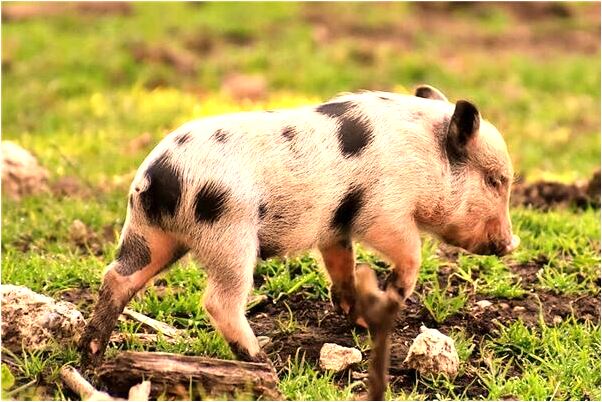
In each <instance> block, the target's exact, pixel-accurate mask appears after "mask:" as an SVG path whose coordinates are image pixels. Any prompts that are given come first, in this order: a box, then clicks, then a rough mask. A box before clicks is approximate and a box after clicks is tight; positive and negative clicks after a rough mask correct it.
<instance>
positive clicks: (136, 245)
mask: <svg viewBox="0 0 602 402" xmlns="http://www.w3.org/2000/svg"><path fill="white" fill-rule="evenodd" d="M186 251H187V248H185V247H183V246H180V245H179V244H178V243H177V242H176V241H175V239H173V238H172V237H171V236H170V235H168V234H167V233H165V232H163V231H162V230H160V229H158V228H150V227H144V228H140V227H136V228H132V225H126V227H125V228H124V230H123V233H122V236H121V241H120V246H119V251H118V252H117V258H116V259H115V261H113V262H112V263H111V264H110V265H109V266H108V267H107V269H106V271H105V274H104V277H103V281H102V285H101V287H100V294H99V297H98V302H97V303H96V306H95V307H94V312H93V313H92V318H91V319H90V320H89V321H88V325H87V326H86V329H85V330H84V334H83V335H82V337H81V339H80V342H79V348H80V350H81V352H82V362H81V363H82V366H84V367H88V366H91V365H94V364H96V363H98V362H99V361H101V360H102V356H103V354H104V351H105V348H106V346H107V343H108V341H109V338H110V336H111V332H112V331H113V329H114V328H115V324H116V323H117V318H118V317H119V315H120V314H121V313H122V312H123V309H124V308H125V306H126V305H127V304H128V302H129V301H130V299H131V298H132V297H133V296H134V295H135V294H136V292H138V291H139V290H140V289H142V287H143V286H144V285H145V284H146V283H147V282H148V281H149V280H150V279H151V278H152V277H153V276H155V275H156V274H157V273H159V272H160V271H161V270H163V269H164V268H166V267H168V266H169V265H171V264H172V263H173V262H175V261H177V260H178V259H179V258H180V257H182V256H183V255H184V254H185V253H186Z"/></svg>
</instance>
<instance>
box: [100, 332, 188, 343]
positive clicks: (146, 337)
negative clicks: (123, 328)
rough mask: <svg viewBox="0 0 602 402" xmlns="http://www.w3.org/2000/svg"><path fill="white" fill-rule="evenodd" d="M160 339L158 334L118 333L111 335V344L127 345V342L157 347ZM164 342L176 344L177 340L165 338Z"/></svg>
mask: <svg viewBox="0 0 602 402" xmlns="http://www.w3.org/2000/svg"><path fill="white" fill-rule="evenodd" d="M158 339H159V335H157V334H144V333H143V334H138V333H132V334H128V333H123V332H116V333H113V334H112V335H111V338H110V339H109V342H112V343H119V344H121V343H127V342H138V343H141V344H142V345H156V344H157V341H158ZM163 341H164V342H167V343H170V344H171V343H176V342H177V339H173V338H169V337H163Z"/></svg>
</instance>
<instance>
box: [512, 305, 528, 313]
mask: <svg viewBox="0 0 602 402" xmlns="http://www.w3.org/2000/svg"><path fill="white" fill-rule="evenodd" d="M526 310H527V309H526V308H525V307H523V306H515V307H514V308H513V309H512V311H514V312H515V313H523V312H525V311H526Z"/></svg>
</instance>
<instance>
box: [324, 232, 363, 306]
mask: <svg viewBox="0 0 602 402" xmlns="http://www.w3.org/2000/svg"><path fill="white" fill-rule="evenodd" d="M320 253H321V254H322V259H323V260H324V265H326V269H327V271H328V275H329V276H330V280H331V282H332V284H331V287H330V297H331V299H332V304H333V305H334V307H335V308H336V309H337V310H338V311H339V312H342V313H344V314H351V313H352V310H353V307H354V305H355V258H354V254H353V243H352V242H351V239H344V240H341V241H338V242H335V243H333V244H329V245H327V246H320Z"/></svg>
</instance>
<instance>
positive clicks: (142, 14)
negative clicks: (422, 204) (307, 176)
mask: <svg viewBox="0 0 602 402" xmlns="http://www.w3.org/2000/svg"><path fill="white" fill-rule="evenodd" d="M2 19H3V25H2V83H3V85H2V132H3V135H4V139H11V140H17V141H18V142H19V144H21V145H22V146H24V147H25V148H27V149H29V150H31V151H33V152H34V153H35V154H36V155H37V156H38V157H39V158H40V160H41V163H42V165H44V166H46V167H47V168H48V169H50V176H51V180H58V179H59V178H61V177H63V178H64V177H67V176H69V177H72V180H71V181H70V183H68V184H71V185H75V184H74V181H83V182H84V183H88V184H91V185H92V186H94V185H97V184H103V185H109V184H110V183H113V184H115V183H117V184H120V182H121V181H124V182H127V181H128V180H127V178H124V180H121V181H120V179H119V176H120V175H125V174H128V173H131V171H132V170H133V169H135V167H136V166H137V164H138V163H139V162H140V161H141V160H142V158H143V157H144V156H145V155H146V153H147V152H148V151H149V150H150V149H151V148H152V147H153V145H154V144H155V143H156V142H157V141H158V140H159V139H160V138H162V137H163V136H164V135H165V134H166V133H167V132H168V131H170V130H172V129H174V128H176V127H177V126H178V125H179V124H181V123H182V122H184V121H186V120H189V119H192V118H196V117H200V116H204V115H211V114H222V113H226V112H231V111H235V110H241V109H242V110H247V109H259V108H278V107H289V106H295V105H301V104H307V103H310V102H319V101H322V100H325V99H328V98H330V97H332V96H334V95H336V94H337V93H339V92H341V91H356V90H361V89H368V90H385V91H396V92H407V91H411V89H412V88H413V87H414V86H415V85H417V84H420V83H428V84H431V85H433V86H436V87H438V88H439V89H441V90H442V91H443V92H444V93H445V94H446V95H447V96H448V97H449V98H450V99H451V100H455V99H460V98H466V99H471V100H473V101H474V102H476V103H477V105H478V106H479V108H480V109H481V112H482V114H483V115H484V116H485V117H486V118H488V119H489V120H490V121H492V122H493V123H494V124H495V125H497V126H498V128H499V129H500V131H501V132H502V133H503V134H504V135H505V137H506V139H507V141H508V143H509V147H510V151H511V154H512V157H513V159H514V161H515V165H516V170H517V171H518V173H520V175H521V176H522V177H523V178H526V179H527V180H536V179H540V178H545V179H553V180H560V181H565V182H568V181H574V180H577V179H583V178H586V177H589V175H590V174H591V172H592V171H593V169H594V168H595V167H596V166H598V165H599V164H600V135H599V134H600V113H599V112H600V5H599V3H547V2H537V3H521V2H512V3H489V2H488V3H472V2H467V3H430V2H426V3H322V2H320V3H297V2H291V3H219V2H216V3H169V4H167V3H143V2H142V3H119V2H117V3H95V2H92V3H44V4H36V3H15V4H3V6H2ZM132 140H136V141H133V142H132Z"/></svg>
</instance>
